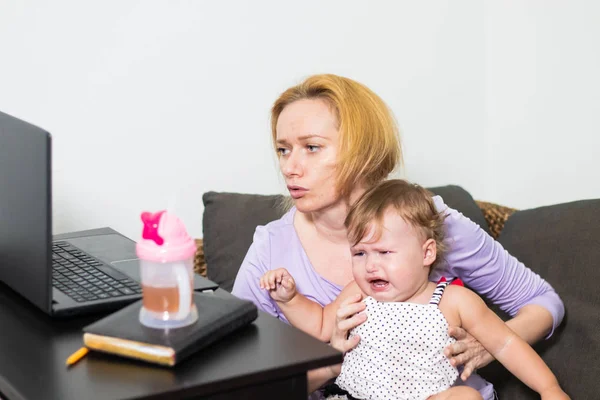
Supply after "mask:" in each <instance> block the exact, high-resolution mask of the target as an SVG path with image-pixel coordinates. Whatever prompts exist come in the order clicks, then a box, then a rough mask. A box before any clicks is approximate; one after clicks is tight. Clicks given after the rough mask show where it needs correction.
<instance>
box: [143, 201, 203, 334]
mask: <svg viewBox="0 0 600 400" xmlns="http://www.w3.org/2000/svg"><path fill="white" fill-rule="evenodd" d="M142 221H143V222H144V230H143V232H142V239H141V240H140V241H138V243H137V245H136V251H137V255H138V257H139V258H140V275H141V281H142V282H141V283H142V289H143V305H142V308H141V310H140V322H141V323H142V324H143V325H145V326H148V327H151V328H157V329H170V328H180V327H184V326H187V325H190V324H193V323H195V322H196V321H197V320H198V311H197V310H196V306H195V305H194V303H193V296H192V294H193V290H194V254H195V252H196V243H195V242H194V240H193V239H192V238H191V237H190V236H189V235H188V233H187V231H186V229H185V226H184V225H183V223H182V222H181V221H180V220H179V218H177V217H176V216H175V215H173V214H170V213H168V212H166V211H159V212H157V213H154V214H152V213H149V212H144V213H142Z"/></svg>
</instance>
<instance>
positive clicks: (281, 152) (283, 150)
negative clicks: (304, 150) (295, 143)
mask: <svg viewBox="0 0 600 400" xmlns="http://www.w3.org/2000/svg"><path fill="white" fill-rule="evenodd" d="M289 152H290V151H289V150H288V149H286V148H284V147H279V148H278V149H277V154H279V155H280V156H285V155H287V154H288V153H289Z"/></svg>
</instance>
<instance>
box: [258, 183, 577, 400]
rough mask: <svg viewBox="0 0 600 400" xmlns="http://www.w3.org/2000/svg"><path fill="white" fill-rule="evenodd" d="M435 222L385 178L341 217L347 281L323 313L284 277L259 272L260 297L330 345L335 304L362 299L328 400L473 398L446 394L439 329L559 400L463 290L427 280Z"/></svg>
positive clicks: (439, 244)
mask: <svg viewBox="0 0 600 400" xmlns="http://www.w3.org/2000/svg"><path fill="white" fill-rule="evenodd" d="M443 222H444V216H443V215H441V214H440V213H438V212H437V211H436V209H435V206H434V203H433V200H432V199H431V194H430V193H429V192H427V191H426V190H425V189H423V188H422V187H420V186H417V185H413V184H410V183H408V182H406V181H403V180H389V181H385V182H382V183H381V184H379V185H378V186H375V187H374V188H372V189H370V190H369V191H368V192H366V193H365V194H364V195H363V196H362V197H361V199H360V200H358V202H357V203H356V204H354V205H353V206H352V208H351V210H350V213H349V214H348V217H347V218H346V221H345V225H346V228H347V230H348V239H349V242H350V243H351V244H352V246H351V252H352V272H353V276H354V281H353V282H352V283H350V284H348V285H347V286H346V287H345V288H344V290H342V292H341V293H340V295H339V296H338V298H337V299H336V300H335V301H334V302H332V303H331V304H328V305H327V306H325V307H321V306H320V305H319V304H317V303H315V302H313V301H311V300H308V299H307V298H306V297H304V296H302V295H301V294H299V293H298V292H297V291H296V284H295V281H294V279H293V277H292V276H290V274H289V273H288V272H287V270H285V269H283V268H280V269H277V270H273V271H269V272H267V273H266V274H265V275H264V276H263V277H262V278H261V280H260V287H261V288H263V289H266V290H269V293H270V295H271V297H272V298H273V299H274V300H275V301H276V302H277V305H278V306H279V307H280V309H281V311H282V312H283V313H284V315H285V316H286V318H287V319H288V320H289V321H290V323H291V324H292V325H294V326H296V327H298V328H299V329H302V330H303V331H305V332H307V333H309V334H311V335H313V336H315V337H317V338H319V339H321V340H323V341H329V340H330V339H331V335H332V332H333V328H334V324H335V322H336V316H335V313H336V311H337V308H338V307H339V305H340V303H342V302H343V301H344V300H346V299H348V298H350V297H351V296H355V295H357V294H359V293H360V294H361V295H362V297H363V298H364V300H363V301H364V302H365V303H366V310H365V313H366V314H367V316H368V318H367V320H366V322H364V323H363V324H361V325H359V326H358V327H356V328H355V329H354V330H353V331H352V332H351V333H350V335H351V336H352V335H358V336H360V342H359V343H358V345H357V346H356V347H355V348H354V349H352V350H351V351H349V352H348V353H346V355H345V357H344V362H343V364H342V368H341V373H340V375H339V376H338V377H337V379H336V384H335V386H334V387H333V388H330V390H329V392H330V393H334V394H335V396H339V395H342V396H345V397H332V398H347V399H366V398H368V399H436V400H437V399H449V398H460V399H480V398H481V396H480V394H479V393H478V392H477V391H475V390H474V389H471V388H468V387H465V386H453V385H454V384H455V383H456V381H457V378H458V370H457V369H456V367H454V366H452V365H451V364H450V362H449V361H448V359H447V358H446V357H445V356H444V353H443V350H444V348H445V347H446V346H447V345H449V344H450V343H452V342H453V341H454V339H453V338H451V337H450V336H449V335H448V326H450V325H453V326H460V327H462V328H463V329H465V330H466V331H468V332H469V333H470V334H471V335H472V336H473V337H475V339H477V340H478V341H479V342H480V343H481V344H482V345H483V346H484V347H485V348H486V350H487V351H489V352H490V354H492V355H493V356H494V357H495V358H496V359H497V360H498V361H499V362H501V363H502V364H503V365H504V366H505V367H506V368H507V369H508V370H509V371H511V372H512V373H513V374H514V375H515V376H516V377H517V378H519V379H520V380H521V381H522V382H523V383H525V384H526V385H527V386H529V387H530V388H531V389H533V390H535V391H536V392H538V393H539V394H540V395H541V397H542V399H544V400H546V399H568V398H569V397H568V396H567V395H566V394H565V393H564V392H563V391H562V389H561V388H560V386H559V384H558V382H557V380H556V378H555V376H554V375H553V374H552V372H551V371H550V369H549V368H548V367H547V366H546V364H545V363H544V361H543V360H542V359H541V358H540V357H539V355H538V354H537V353H536V352H535V351H534V350H533V349H532V348H531V347H530V346H529V345H528V344H527V343H526V342H525V341H523V340H522V339H521V338H520V337H518V336H517V335H516V334H515V333H514V332H512V331H511V330H510V328H508V326H506V325H505V324H504V322H503V321H502V320H501V319H500V318H499V317H498V316H497V315H496V314H494V313H493V312H492V311H491V310H490V309H489V308H488V307H487V306H486V305H485V303H484V302H483V300H482V299H481V298H480V297H479V296H477V295H476V294H475V293H473V292H472V291H470V290H468V289H467V288H464V287H462V286H458V285H449V283H450V281H446V280H445V279H442V281H440V282H438V283H437V284H436V283H433V282H430V281H429V274H430V271H431V268H432V267H433V265H434V263H435V261H436V260H437V259H439V258H440V256H441V255H442V253H443V249H444V244H443V236H444V231H443V229H444V224H443Z"/></svg>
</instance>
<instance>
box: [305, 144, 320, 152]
mask: <svg viewBox="0 0 600 400" xmlns="http://www.w3.org/2000/svg"><path fill="white" fill-rule="evenodd" d="M306 148H307V149H308V151H310V152H311V153H314V152H315V151H317V150H319V149H320V146H315V145H313V144H309V145H307V146H306Z"/></svg>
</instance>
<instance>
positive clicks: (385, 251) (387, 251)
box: [379, 250, 391, 254]
mask: <svg viewBox="0 0 600 400" xmlns="http://www.w3.org/2000/svg"><path fill="white" fill-rule="evenodd" d="M379 253H381V254H390V253H391V251H389V250H382V251H380V252H379Z"/></svg>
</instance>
